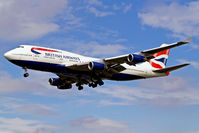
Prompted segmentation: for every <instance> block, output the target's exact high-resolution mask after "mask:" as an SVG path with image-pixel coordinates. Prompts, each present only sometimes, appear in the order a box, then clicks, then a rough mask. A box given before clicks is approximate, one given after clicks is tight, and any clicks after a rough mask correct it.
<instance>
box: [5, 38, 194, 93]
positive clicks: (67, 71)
mask: <svg viewBox="0 0 199 133" xmlns="http://www.w3.org/2000/svg"><path fill="white" fill-rule="evenodd" d="M191 40H192V38H188V39H187V40H185V41H180V42H176V43H172V44H162V45H161V46H160V47H156V48H153V49H149V50H144V51H140V52H136V53H131V54H126V55H121V56H116V57H110V58H104V59H99V58H92V57H86V56H83V55H79V54H75V53H71V52H67V51H63V50H58V49H52V48H46V47H40V46H32V45H20V46H19V47H17V48H15V49H13V50H10V51H8V52H6V53H5V54H4V57H5V58H6V59H7V60H8V61H10V62H11V63H13V64H15V65H17V66H20V67H22V68H23V69H24V77H28V76H29V74H28V72H27V69H33V70H39V71H45V72H51V73H54V74H56V75H57V76H58V77H56V78H49V83H50V85H52V86H56V87H57V88H58V89H62V90H64V89H71V88H72V84H76V86H77V87H78V90H82V89H83V85H88V86H89V87H93V88H95V87H97V86H98V85H99V86H101V85H103V84H104V82H103V80H115V81H128V80H138V79H146V78H153V77H162V76H168V75H169V72H171V71H174V70H176V69H179V68H182V67H185V66H187V65H189V64H188V63H185V64H181V65H176V66H172V67H166V63H167V59H168V56H169V52H170V49H171V48H174V47H177V46H180V45H183V44H187V43H189V42H190V41H191Z"/></svg>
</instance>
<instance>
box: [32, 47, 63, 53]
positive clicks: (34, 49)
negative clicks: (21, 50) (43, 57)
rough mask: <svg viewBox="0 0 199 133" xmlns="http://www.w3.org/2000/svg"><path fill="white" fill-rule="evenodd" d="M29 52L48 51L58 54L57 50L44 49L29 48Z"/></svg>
mask: <svg viewBox="0 0 199 133" xmlns="http://www.w3.org/2000/svg"><path fill="white" fill-rule="evenodd" d="M31 50H40V51H48V52H59V51H57V50H52V49H46V48H34V47H33V48H31Z"/></svg>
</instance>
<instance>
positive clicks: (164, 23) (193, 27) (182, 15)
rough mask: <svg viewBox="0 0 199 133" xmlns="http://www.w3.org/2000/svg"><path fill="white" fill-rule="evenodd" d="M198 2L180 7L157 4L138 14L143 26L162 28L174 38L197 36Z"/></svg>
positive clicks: (171, 4)
mask: <svg viewBox="0 0 199 133" xmlns="http://www.w3.org/2000/svg"><path fill="white" fill-rule="evenodd" d="M198 12H199V1H193V2H189V3H186V4H185V5H181V4H178V3H174V2H173V3H170V4H161V5H159V4H157V5H155V6H153V7H150V8H147V9H146V10H145V11H143V12H140V13H138V17H139V18H140V19H141V21H142V23H143V24H144V25H149V26H152V27H156V28H164V29H168V30H170V31H172V32H173V33H174V35H175V36H176V35H177V36H196V37H198V35H199V26H198V25H199V14H198Z"/></svg>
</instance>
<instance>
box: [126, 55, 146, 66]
mask: <svg viewBox="0 0 199 133" xmlns="http://www.w3.org/2000/svg"><path fill="white" fill-rule="evenodd" d="M144 61H146V59H145V57H144V56H142V55H137V54H129V56H128V57H127V63H128V64H136V63H141V62H144Z"/></svg>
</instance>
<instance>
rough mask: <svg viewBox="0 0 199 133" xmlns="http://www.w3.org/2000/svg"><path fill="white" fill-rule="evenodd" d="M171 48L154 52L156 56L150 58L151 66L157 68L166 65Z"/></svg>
mask: <svg viewBox="0 0 199 133" xmlns="http://www.w3.org/2000/svg"><path fill="white" fill-rule="evenodd" d="M161 46H167V45H166V44H163V45H161ZM169 52H170V49H167V50H164V51H161V52H158V53H155V54H153V56H154V57H155V58H154V59H151V60H149V63H150V64H151V66H152V67H153V68H155V69H163V68H165V67H166V64H167V59H168V56H169Z"/></svg>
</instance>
